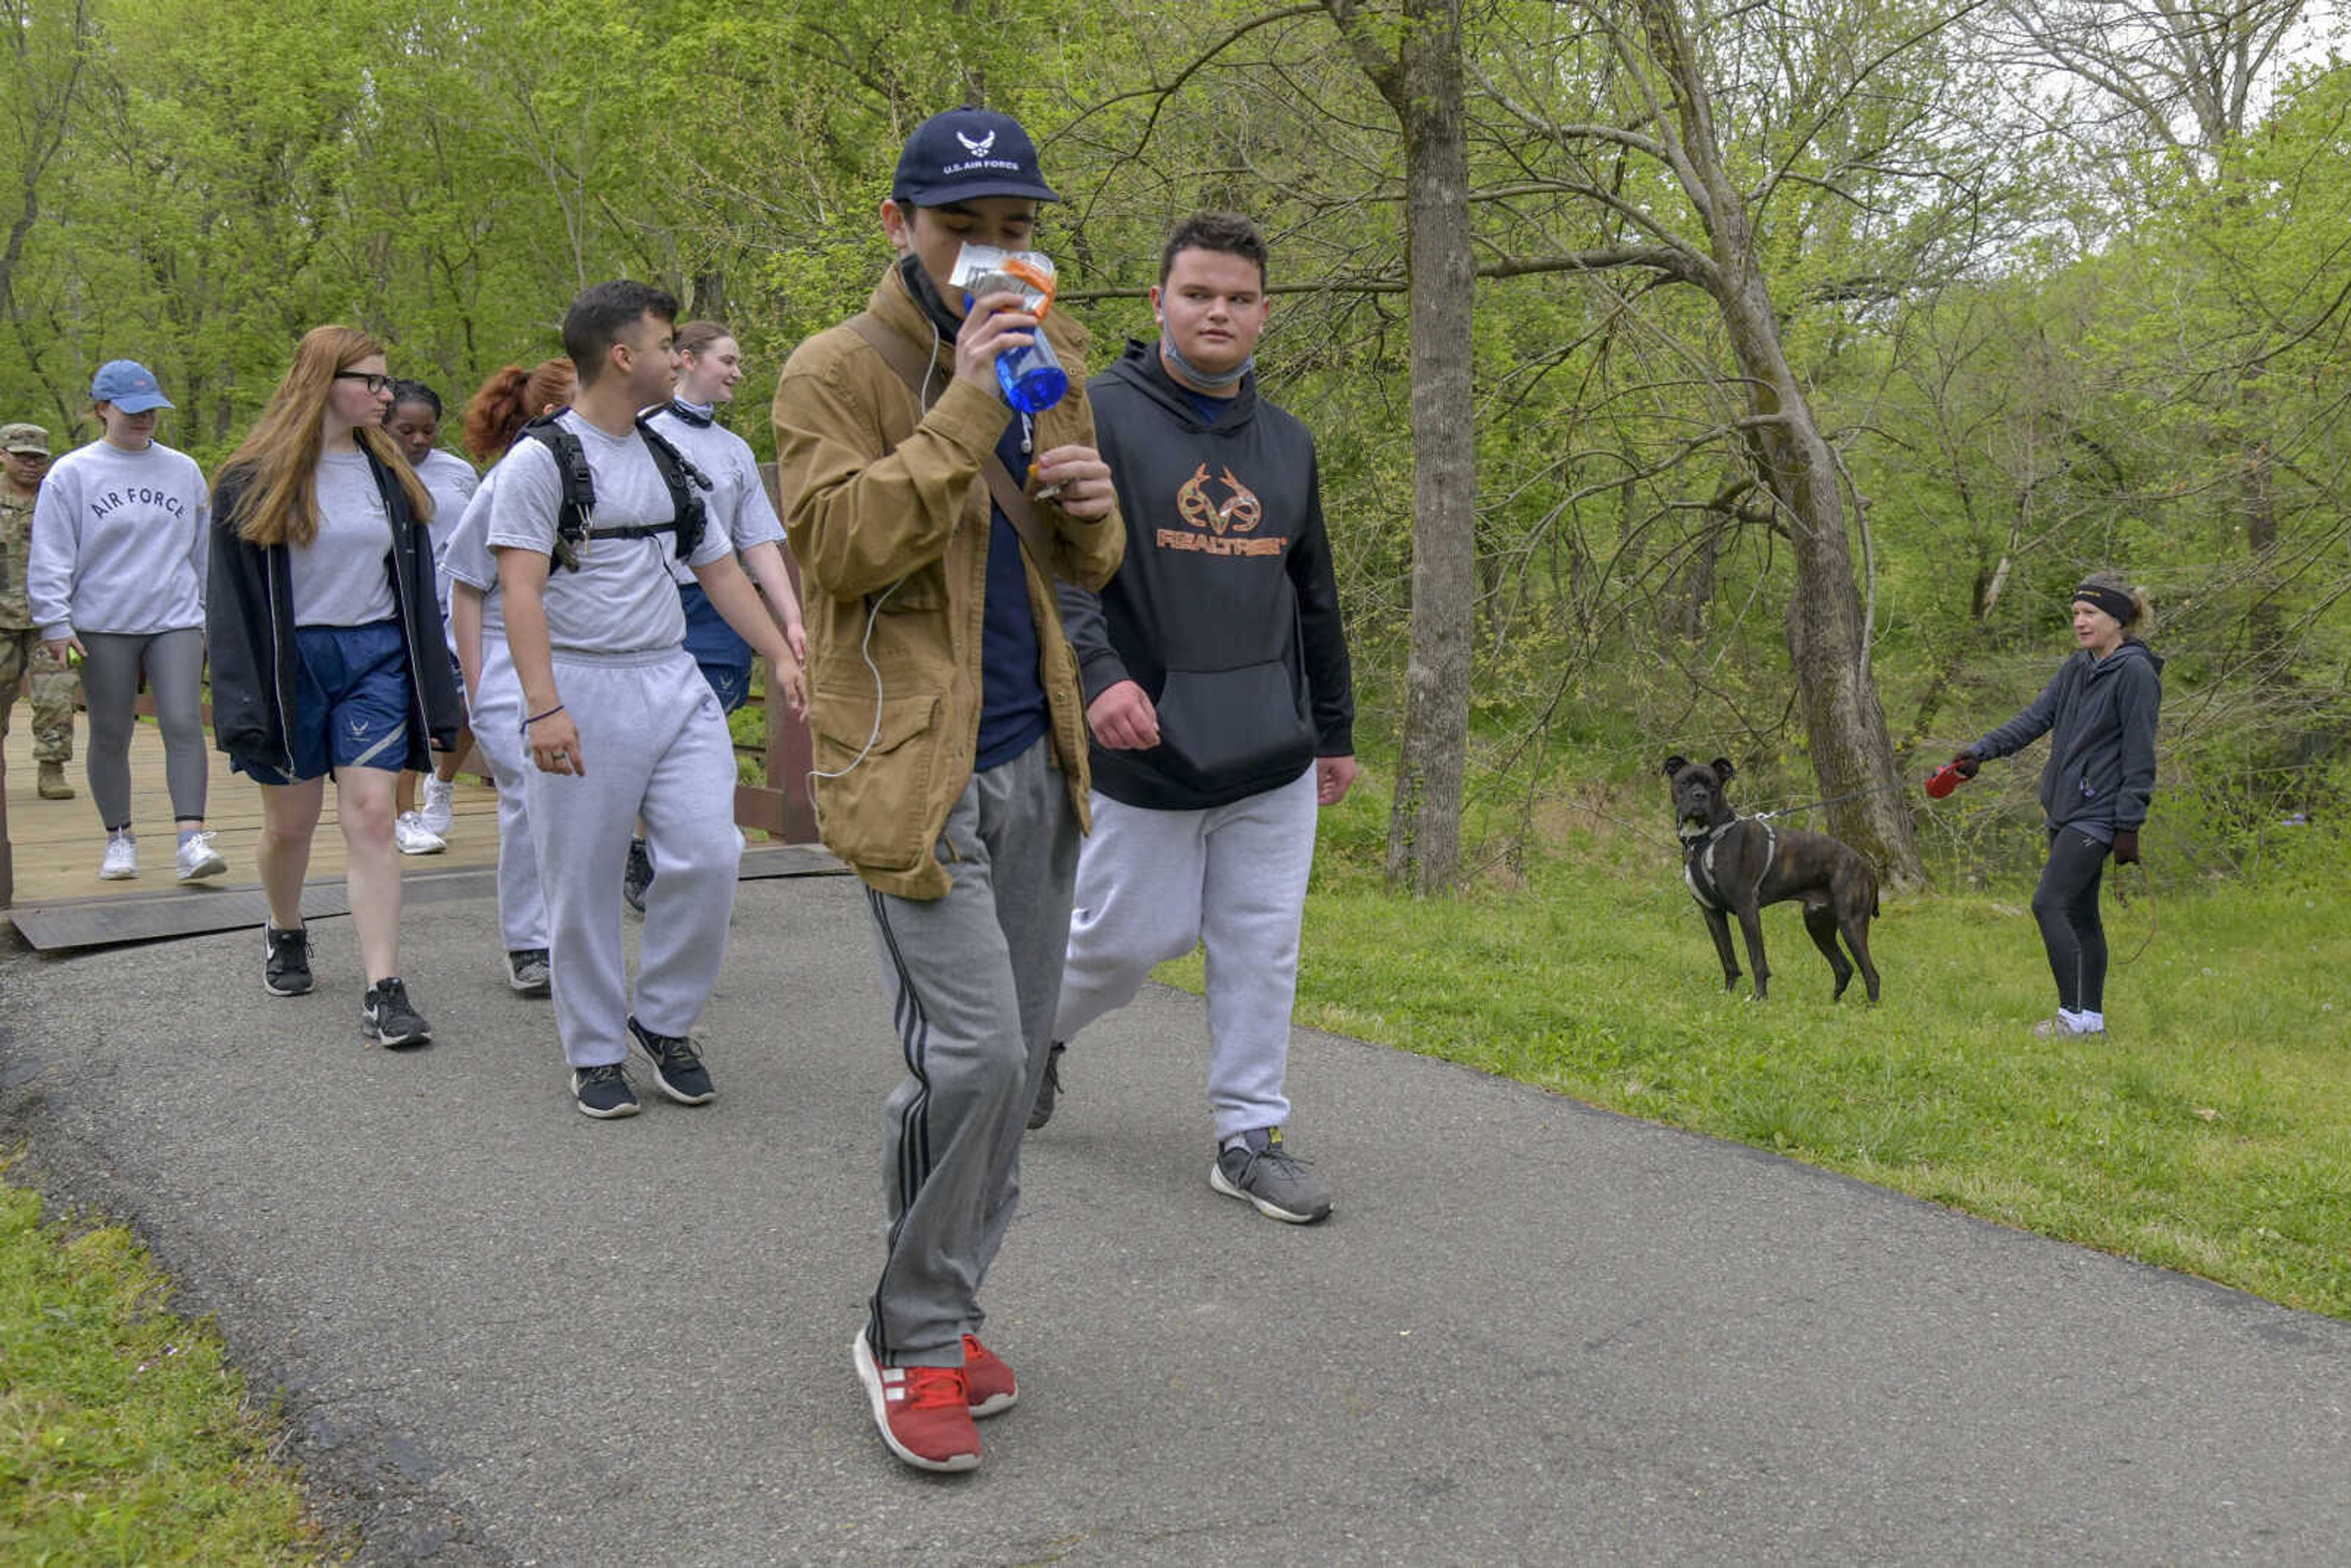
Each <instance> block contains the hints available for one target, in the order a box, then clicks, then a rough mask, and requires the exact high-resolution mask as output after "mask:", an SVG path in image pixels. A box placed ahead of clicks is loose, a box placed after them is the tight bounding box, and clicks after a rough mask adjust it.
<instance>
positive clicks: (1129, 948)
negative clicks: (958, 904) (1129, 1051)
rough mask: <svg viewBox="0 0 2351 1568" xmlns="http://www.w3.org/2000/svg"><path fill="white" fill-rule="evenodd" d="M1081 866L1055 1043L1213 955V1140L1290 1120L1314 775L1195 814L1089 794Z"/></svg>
mask: <svg viewBox="0 0 2351 1568" xmlns="http://www.w3.org/2000/svg"><path fill="white" fill-rule="evenodd" d="M1092 805H1093V820H1094V827H1093V831H1092V833H1090V834H1089V835H1087V838H1086V844H1085V848H1084V850H1083V851H1082V852H1080V854H1079V857H1078V889H1077V900H1076V911H1075V913H1074V915H1072V916H1071V921H1070V956H1069V965H1068V967H1066V968H1065V969H1064V970H1063V971H1062V974H1061V1009H1060V1013H1059V1016H1058V1017H1057V1019H1055V1022H1054V1025H1053V1038H1054V1039H1055V1040H1074V1039H1076V1038H1077V1035H1078V1032H1079V1031H1080V1030H1082V1029H1084V1028H1085V1027H1086V1026H1087V1025H1088V1024H1090V1023H1092V1022H1093V1021H1094V1019H1098V1018H1100V1017H1102V1014H1104V1013H1106V1012H1109V1011H1111V1010H1113V1009H1116V1008H1123V1007H1124V1006H1125V1005H1126V1004H1127V1003H1129V1002H1131V1001H1133V1000H1134V993H1135V992H1136V991H1137V990H1139V989H1141V988H1142V986H1143V982H1144V980H1145V979H1147V978H1149V977H1150V975H1151V971H1152V969H1153V968H1154V967H1156V966H1158V965H1160V964H1164V963H1165V962H1166V961H1167V960H1168V959H1170V958H1180V957H1182V956H1184V955H1185V954H1186V953H1189V952H1190V951H1191V950H1192V946H1193V944H1194V943H1196V942H1205V943H1206V944H1207V949H1208V967H1207V997H1208V1108H1209V1110H1210V1111H1211V1112H1213V1113H1215V1115H1216V1120H1217V1138H1218V1139H1219V1140H1222V1139H1225V1138H1229V1137H1231V1136H1233V1135H1234V1134H1238V1133H1247V1132H1250V1131H1253V1130H1254V1129H1256V1128H1259V1127H1278V1126H1280V1125H1281V1124H1283V1123H1285V1122H1287V1121H1289V1120H1290V1101H1289V1099H1288V1097H1287V1096H1285V1095H1284V1094H1283V1092H1282V1083H1283V1080H1284V1079H1285V1078H1286V1077H1287V1075H1288V1073H1289V1071H1290V1005H1291V1004H1292V1003H1293V1002H1295V1001H1296V1000H1297V998H1298V928H1299V925H1300V924H1301V920H1302V918H1303V917H1304V915H1305V911H1306V880H1307V873H1309V872H1311V870H1312V869H1313V865H1314V829H1315V811H1316V808H1315V804H1314V769H1313V768H1308V769H1307V770H1306V771H1305V772H1304V773H1302V774H1301V775H1300V776H1299V777H1298V778H1297V779H1293V780H1291V781H1290V783H1288V784H1285V785H1283V786H1281V787H1280V789H1268V790H1265V791H1264V792H1263V793H1261V794H1256V795H1250V796H1248V797H1246V798H1244V799H1242V800H1234V801H1231V802H1229V803H1228V804H1226V805H1222V806H1215V807H1211V808H1209V809H1207V810H1200V811H1155V810H1149V809H1147V808H1145V807H1142V806H1127V805H1122V804H1120V803H1119V802H1118V801H1116V800H1111V799H1110V798H1109V797H1108V796H1105V795H1103V794H1102V792H1101V791H1099V790H1097V791H1095V792H1094V795H1093V799H1092Z"/></svg>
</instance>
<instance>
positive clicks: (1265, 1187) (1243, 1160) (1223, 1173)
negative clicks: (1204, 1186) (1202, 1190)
mask: <svg viewBox="0 0 2351 1568" xmlns="http://www.w3.org/2000/svg"><path fill="white" fill-rule="evenodd" d="M1208 1185H1209V1186H1212V1187H1215V1188H1216V1189H1217V1191H1218V1192H1220V1193H1223V1194H1224V1195H1225V1196H1226V1197H1238V1198H1239V1199H1240V1200H1241V1201H1242V1202H1244V1203H1252V1204H1255V1205H1256V1206H1257V1211H1258V1212H1259V1214H1262V1215H1264V1216H1265V1217H1266V1218H1268V1219H1279V1220H1281V1221H1282V1222H1283V1223H1285V1224H1289V1225H1311V1224H1313V1223H1314V1222H1315V1221H1316V1220H1318V1219H1326V1218H1330V1214H1331V1188H1330V1186H1329V1184H1327V1183H1326V1182H1324V1181H1323V1179H1322V1177H1321V1176H1316V1175H1315V1174H1314V1173H1313V1172H1312V1171H1310V1170H1308V1169H1307V1168H1306V1162H1305V1161H1303V1160H1301V1159H1299V1158H1298V1157H1297V1156H1295V1155H1292V1154H1290V1151H1289V1150H1287V1149H1285V1148H1283V1147H1282V1145H1281V1129H1280V1128H1279V1127H1259V1128H1258V1129H1257V1130H1256V1131H1255V1132H1252V1133H1248V1134H1243V1141H1242V1142H1240V1143H1238V1144H1235V1145H1233V1146H1232V1147H1230V1148H1227V1149H1220V1150H1218V1151H1217V1163H1216V1164H1215V1165H1212V1166H1209V1167H1208Z"/></svg>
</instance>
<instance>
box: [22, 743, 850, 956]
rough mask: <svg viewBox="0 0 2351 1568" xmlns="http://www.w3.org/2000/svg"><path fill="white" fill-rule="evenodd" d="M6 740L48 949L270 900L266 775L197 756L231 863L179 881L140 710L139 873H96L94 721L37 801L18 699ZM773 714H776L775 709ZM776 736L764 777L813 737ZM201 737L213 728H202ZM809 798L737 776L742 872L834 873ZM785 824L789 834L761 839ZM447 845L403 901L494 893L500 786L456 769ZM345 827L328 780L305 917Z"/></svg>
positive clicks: (101, 844) (420, 870)
mask: <svg viewBox="0 0 2351 1568" xmlns="http://www.w3.org/2000/svg"><path fill="white" fill-rule="evenodd" d="M771 718H774V719H777V720H778V721H779V720H780V715H777V714H773V713H772V712H771ZM11 719H12V720H13V722H12V723H11V724H10V726H9V731H8V740H7V745H6V747H5V780H0V782H5V801H6V814H5V820H0V826H5V838H6V841H7V846H8V851H9V853H10V854H11V856H12V858H13V864H14V873H15V876H14V896H13V897H12V898H11V899H9V900H8V901H7V907H6V909H5V916H6V918H7V919H8V920H9V921H10V922H11V923H12V924H14V925H16V930H17V933H18V935H19V936H23V937H24V938H25V939H26V941H28V942H30V943H31V944H32V945H33V946H36V947H39V948H42V949H44V950H51V949H58V948H71V947H84V946H104V945H106V944H109V943H115V942H137V941H148V940H152V939H155V938H158V937H169V936H195V935H198V934H201V933H204V932H207V931H229V930H235V928H236V927H238V926H241V925H259V924H260V923H261V920H262V917H263V915H264V913H265V909H266V906H265V904H264V902H263V900H262V897H261V880H260V877H259V876H258V874H257V873H256V872H255V870H254V864H253V855H254V847H255V844H256V841H258V840H259V838H260V836H261V792H260V787H259V786H257V785H256V784H255V783H254V782H253V781H252V780H251V779H246V778H243V777H241V776H239V775H237V774H234V773H231V772H230V771H229V767H228V758H226V757H225V756H223V755H222V754H221V753H219V752H217V751H208V752H207V753H206V754H205V755H206V757H207V758H208V759H209V761H210V763H211V783H210V785H209V787H208V789H207V790H206V795H205V802H204V806H205V813H204V815H205V821H206V823H207V824H208V825H209V826H210V827H211V828H212V829H213V830H214V832H215V833H216V834H217V835H218V836H217V838H215V840H214V842H215V843H216V844H217V845H218V846H219V849H220V852H221V854H222V856H223V858H225V860H226V861H227V862H228V870H227V872H226V873H224V874H222V875H220V876H216V877H211V878H208V879H206V880H205V881H204V882H201V883H180V882H178V881H177V880H176V879H175V878H174V877H173V875H172V857H173V855H174V854H175V853H176V852H177V850H178V834H177V833H176V832H175V831H174V830H173V827H172V800H171V796H170V794H169V793H168V792H167V791H166V790H165V789H164V787H163V737H162V731H161V730H159V729H157V728H156V727H155V725H154V722H153V721H152V719H143V718H142V719H141V720H140V722H139V727H138V730H137V731H136V733H135V734H134V735H133V736H132V737H131V824H132V827H133V829H134V830H135V831H137V833H138V834H139V875H138V876H137V877H136V878H134V879H132V880H131V881H128V882H102V881H100V880H99V875H98V862H99V857H100V856H101V855H102V854H104V853H105V851H106V834H105V831H104V830H103V829H101V828H100V827H99V821H98V809H97V808H96V807H95V806H93V805H91V804H90V800H89V781H88V780H87V779H84V778H83V776H82V758H83V755H84V753H83V749H82V747H83V745H84V743H85V741H86V739H87V737H88V733H89V732H88V720H87V718H86V717H84V716H81V715H79V714H77V715H76V716H75V718H74V760H73V761H71V762H69V763H68V764H67V765H66V777H67V778H68V779H70V780H71V781H72V783H73V787H74V799H72V800H42V799H41V798H40V794H39V792H38V790H37V789H36V788H35V784H36V781H37V777H38V772H39V770H38V768H37V767H36V766H35V764H34V762H33V738H32V728H31V726H32V715H31V712H30V710H29V709H27V708H26V707H25V706H23V705H22V704H21V703H20V704H19V705H18V706H17V707H16V709H15V710H14V712H13V713H12V714H11ZM778 737H779V741H778V747H777V748H776V750H775V751H774V752H773V753H772V754H771V755H770V756H769V758H768V768H769V773H770V776H771V777H775V776H779V775H780V776H783V777H787V778H789V777H792V776H793V775H791V774H789V773H787V772H786V771H785V769H786V768H798V769H800V770H802V771H804V770H805V768H806V762H805V758H806V755H807V747H808V739H807V734H806V731H805V730H804V729H803V728H802V727H799V726H798V725H793V726H790V727H789V728H787V727H784V726H783V725H781V724H780V722H778ZM205 738H206V741H207V743H209V741H210V738H211V737H210V736H209V735H207V736H206V737H205ZM736 821H737V824H738V825H740V826H741V827H743V829H744V830H745V832H746V834H747V837H748V838H749V839H750V841H751V843H750V846H749V847H748V848H747V851H746V852H745V854H744V856H743V866H742V871H741V875H742V876H743V877H744V878H746V879H751V878H764V877H773V876H812V875H834V874H839V873H841V871H842V870H843V868H842V867H841V862H838V861H836V860H834V859H833V858H832V857H831V855H829V854H826V853H825V852H823V851H822V850H820V849H818V848H816V847H815V846H814V845H813V844H810V843H808V842H806V840H809V839H812V838H813V837H814V836H815V835H814V832H813V829H812V827H811V826H810V822H811V821H812V820H811V819H810V817H809V814H808V808H807V803H806V800H805V798H804V797H802V796H800V795H799V794H798V792H797V791H791V790H788V789H773V788H760V787H758V786H752V785H745V786H742V787H740V788H738V789H737V790H736ZM778 836H780V838H781V839H783V840H785V841H782V842H772V841H767V840H771V839H774V838H776V837H778ZM447 837H448V841H449V848H448V850H447V851H446V852H444V853H441V854H437V855H409V856H405V857H403V858H402V861H401V875H402V883H403V890H404V894H405V896H406V899H407V901H408V902H410V903H425V902H431V901H433V900H435V899H440V898H458V897H473V896H485V897H486V896H490V895H492V894H494V892H495V887H496V868H497V862H498V797H497V792H496V790H494V789H491V788H490V787H489V785H488V784H486V782H484V781H483V780H482V779H480V778H479V777H477V776H476V775H475V774H472V773H469V772H461V773H460V774H459V775H458V776H457V797H456V802H455V813H454V821H453V822H452V824H451V826H450V830H449V833H448V835H447ZM763 841H767V842H763ZM343 863H344V856H343V835H342V831H341V830H340V828H339V827H337V826H336V823H335V790H334V787H333V785H332V784H331V783H330V784H329V786H328V788H327V805H326V810H325V811H324V812H322V813H321V814H320V817H319V831H318V834H317V836H316V837H315V838H314V839H313V840H312V841H311V849H310V874H309V877H308V880H307V881H306V882H305V883H304V884H303V893H302V912H303V914H304V915H306V916H307V917H308V918H311V919H318V918H322V917H326V916H330V915H341V914H344V913H346V912H347V911H346V909H345V906H344V902H343Z"/></svg>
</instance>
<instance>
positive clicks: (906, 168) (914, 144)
mask: <svg viewBox="0 0 2351 1568" xmlns="http://www.w3.org/2000/svg"><path fill="white" fill-rule="evenodd" d="M890 194H891V195H892V196H893V198H895V199H896V200H898V201H901V202H906V203H909V204H913V205H914V206H917V207H944V206H946V205H948V204H950V203H954V202H967V201H971V200H974V199H976V198H977V197H980V196H1027V197H1029V199H1030V200H1032V201H1039V202H1058V201H1060V200H1061V197H1060V196H1058V195H1056V194H1055V193H1054V191H1053V187H1051V186H1050V185H1048V184H1047V183H1045V177H1044V175H1043V174H1042V173H1040V172H1039V171H1038V168H1037V144H1036V143H1035V142H1034V141H1030V140H1029V133H1028V132H1027V131H1023V130H1021V129H1020V122H1019V120H1015V119H1013V118H1012V117H1011V116H1010V115H1008V114H998V113H996V112H995V111H994V110H986V109H951V110H947V111H946V113H945V114H935V115H933V116H931V118H930V119H928V120H925V121H923V123H922V124H920V125H917V126H916V127H914V134H913V135H911V136H909V137H907V138H906V145H905V147H904V149H903V150H902V151H901V152H899V154H898V172H897V176H896V178H894V179H893V181H892V182H891V183H890Z"/></svg>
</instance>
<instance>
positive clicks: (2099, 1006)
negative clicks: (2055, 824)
mask: <svg viewBox="0 0 2351 1568" xmlns="http://www.w3.org/2000/svg"><path fill="white" fill-rule="evenodd" d="M2111 849H2112V846H2111V845H2108V844H2102V843H2100V842H2099V841H2097V840H2095V839H2094V838H2092V837H2091V836H2090V835H2089V834H2087V833H2085V832H2084V831H2081V830H2080V829H2079V828H2060V829H2058V830H2057V831H2055V832H2053V833H2051V834H2050V835H2049V864H2048V865H2047V867H2046V868H2044V869H2043V871H2042V873H2041V885H2040V886H2039V887H2037V888H2035V889H2033V892H2032V917H2033V918H2034V919H2035V920H2038V921H2040V922H2041V941H2042V945H2043V946H2045V947H2047V948H2048V949H2049V972H2050V974H2051V975H2053V976H2054V977H2056V981H2057V1005H2058V1006H2059V1007H2061V1008H2064V1009H2065V1010H2066V1011H2068V1012H2076V1013H2085V1012H2086V1013H2095V1012H2103V1011H2105V997H2106V928H2105V926H2104V925H2100V924H2099V922H2098V883H2099V881H2100V880H2101V879H2102V878H2103V877H2104V875H2105V869H2106V855H2107V853H2108V852H2109V851H2110V850H2111Z"/></svg>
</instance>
